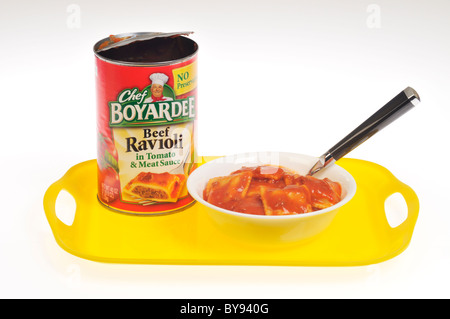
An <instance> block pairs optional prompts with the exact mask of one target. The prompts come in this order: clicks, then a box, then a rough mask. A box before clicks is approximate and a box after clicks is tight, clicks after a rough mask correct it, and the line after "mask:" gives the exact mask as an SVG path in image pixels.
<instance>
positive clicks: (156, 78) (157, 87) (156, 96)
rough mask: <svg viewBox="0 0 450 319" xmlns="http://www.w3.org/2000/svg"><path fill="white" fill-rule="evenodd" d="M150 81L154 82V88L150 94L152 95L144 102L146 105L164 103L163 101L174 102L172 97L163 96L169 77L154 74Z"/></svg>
mask: <svg viewBox="0 0 450 319" xmlns="http://www.w3.org/2000/svg"><path fill="white" fill-rule="evenodd" d="M150 80H151V81H152V86H151V88H150V92H151V93H152V95H151V96H150V97H148V98H146V99H145V100H144V103H152V102H162V101H172V100H173V99H172V98H170V97H165V96H164V95H163V90H164V84H166V83H167V81H168V80H169V77H168V76H167V75H165V74H164V73H153V74H152V75H150Z"/></svg>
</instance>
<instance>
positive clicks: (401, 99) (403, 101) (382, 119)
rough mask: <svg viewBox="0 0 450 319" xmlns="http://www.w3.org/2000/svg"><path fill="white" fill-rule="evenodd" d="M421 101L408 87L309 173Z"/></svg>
mask: <svg viewBox="0 0 450 319" xmlns="http://www.w3.org/2000/svg"><path fill="white" fill-rule="evenodd" d="M419 102H420V97H419V95H418V94H417V92H416V91H415V90H414V89H412V88H410V87H407V88H406V89H404V90H403V91H402V92H400V93H399V94H398V95H397V96H396V97H394V98H393V99H392V100H390V101H389V102H388V103H386V105H384V106H383V107H382V108H381V109H379V110H378V111H376V112H375V113H374V114H373V115H372V116H370V117H369V118H368V119H367V120H365V121H364V122H363V123H362V124H361V125H359V126H358V127H357V128H355V129H354V130H353V131H352V132H351V133H350V134H348V135H347V136H346V137H344V138H343V139H342V140H340V141H339V142H338V143H337V144H336V145H334V146H333V147H332V148H330V149H329V150H328V151H327V152H326V153H324V154H323V155H322V156H321V157H320V158H319V161H318V162H317V163H316V165H314V167H313V168H312V169H311V170H310V172H309V175H312V174H314V173H317V172H318V171H319V170H321V169H322V168H324V167H325V166H327V165H329V164H331V163H333V162H335V161H337V160H339V159H340V158H342V157H343V156H345V155H346V154H347V153H349V152H350V151H351V150H353V149H355V148H356V147H357V146H359V145H360V144H361V143H363V142H365V141H366V140H368V139H369V138H370V137H372V136H373V135H374V134H375V133H377V132H378V131H380V130H381V129H383V128H384V127H386V126H387V125H389V124H390V123H392V122H393V121H395V120H396V119H398V118H399V117H400V116H402V115H403V114H405V113H406V112H407V111H409V110H410V109H411V108H412V107H413V106H415V105H417V104H418V103H419Z"/></svg>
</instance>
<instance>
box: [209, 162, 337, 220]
mask: <svg viewBox="0 0 450 319" xmlns="http://www.w3.org/2000/svg"><path fill="white" fill-rule="evenodd" d="M341 192H342V189H341V186H340V184H339V183H337V182H333V181H331V180H330V179H328V178H325V179H318V178H315V177H311V176H301V175H298V174H293V173H291V172H290V171H288V170H286V169H284V168H282V167H278V166H268V165H267V166H257V167H242V168H241V169H239V170H237V171H234V172H232V173H231V174H230V175H228V176H222V177H216V178H212V179H211V180H210V181H209V182H208V184H207V186H206V188H205V189H204V192H203V198H204V199H205V200H206V201H208V202H209V203H211V204H213V205H216V206H218V207H221V208H224V209H227V210H232V211H236V212H240V213H245V214H253V215H294V214H304V213H308V212H312V211H316V210H320V209H324V208H327V207H330V206H332V205H334V204H336V203H338V202H339V201H340V200H341Z"/></svg>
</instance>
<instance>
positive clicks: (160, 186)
mask: <svg viewBox="0 0 450 319" xmlns="http://www.w3.org/2000/svg"><path fill="white" fill-rule="evenodd" d="M185 181H186V176H184V175H183V174H170V173H167V172H165V173H159V174H158V173H150V172H141V173H139V175H137V176H136V177H135V178H133V179H132V180H131V181H129V182H128V184H127V185H126V186H125V187H124V188H123V192H124V193H127V194H128V195H131V196H137V197H140V198H142V199H148V200H153V201H156V202H176V201H177V200H178V197H179V195H180V191H181V189H182V188H183V186H184V183H185Z"/></svg>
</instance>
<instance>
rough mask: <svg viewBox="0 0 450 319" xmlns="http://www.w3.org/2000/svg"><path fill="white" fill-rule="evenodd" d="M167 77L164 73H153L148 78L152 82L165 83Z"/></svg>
mask: <svg viewBox="0 0 450 319" xmlns="http://www.w3.org/2000/svg"><path fill="white" fill-rule="evenodd" d="M168 79H169V77H168V76H167V75H165V74H164V73H153V74H152V75H150V80H152V84H159V85H164V84H166V82H167V80H168Z"/></svg>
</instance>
